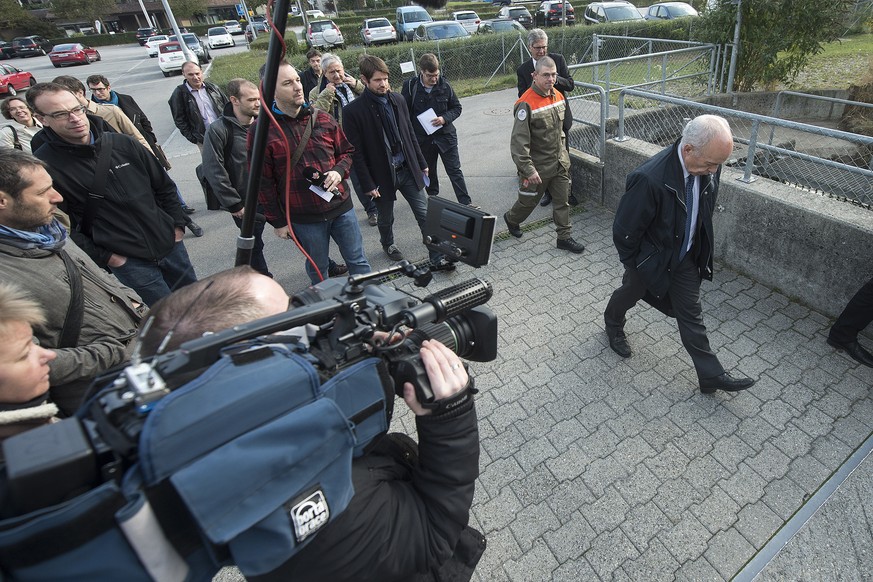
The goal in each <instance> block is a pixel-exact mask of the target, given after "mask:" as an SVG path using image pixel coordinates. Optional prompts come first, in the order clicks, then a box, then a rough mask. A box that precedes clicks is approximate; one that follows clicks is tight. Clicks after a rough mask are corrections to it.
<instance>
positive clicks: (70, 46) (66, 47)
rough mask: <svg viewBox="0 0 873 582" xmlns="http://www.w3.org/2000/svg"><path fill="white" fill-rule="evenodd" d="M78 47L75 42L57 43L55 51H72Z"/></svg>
mask: <svg viewBox="0 0 873 582" xmlns="http://www.w3.org/2000/svg"><path fill="white" fill-rule="evenodd" d="M78 48H79V45H77V44H59V45H57V46H56V47H55V51H74V50H77V49H78Z"/></svg>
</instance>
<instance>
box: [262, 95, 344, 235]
mask: <svg viewBox="0 0 873 582" xmlns="http://www.w3.org/2000/svg"><path fill="white" fill-rule="evenodd" d="M310 112H313V114H314V115H316V118H315V126H314V127H313V128H312V135H311V137H310V138H309V141H308V142H307V143H306V145H305V146H304V148H303V155H302V156H301V157H300V161H299V162H298V163H297V165H296V166H295V167H294V168H292V170H291V191H290V192H289V193H288V196H287V198H286V196H285V172H286V170H287V169H286V167H285V164H286V159H285V155H286V152H285V144H284V143H283V142H282V137H281V134H280V133H279V129H277V128H276V127H275V125H272V124H271V125H270V130H269V133H268V134H267V148H266V151H265V152H264V166H263V171H262V174H261V185H260V189H259V191H258V200H259V201H260V203H261V206H263V208H264V216H265V217H266V218H267V221H268V222H269V223H270V224H271V225H273V226H274V227H276V228H281V227H283V226H286V225H287V224H288V221H287V220H286V219H285V206H286V201H287V206H288V208H289V211H290V214H291V222H292V223H302V224H308V223H315V222H324V221H328V220H332V219H334V218H336V217H337V216H339V215H341V214H343V213H345V212H347V211H348V210H349V209H350V208H351V207H352V201H351V198H349V194H348V192H346V189H345V185H344V183H341V184H339V185H338V186H337V188H338V189H339V191H340V195H339V196H334V197H333V199H332V200H331V201H330V202H327V201H325V200H324V199H323V198H321V197H319V196H318V195H317V194H315V193H314V192H312V191H311V190H310V189H309V186H310V184H309V182H308V181H307V180H306V178H304V177H303V168H305V167H307V166H309V167H313V168H316V169H318V170H319V171H321V172H322V173H325V172H329V171H331V170H332V171H335V172H338V173H339V174H340V176H342V177H343V178H346V177H347V176H348V175H349V170H350V169H351V167H352V152H353V151H354V147H353V146H352V144H351V143H350V142H349V140H348V139H346V136H345V134H344V133H343V132H342V130H341V129H340V127H339V126H338V125H337V123H336V121H334V120H333V118H331V116H330V115H328V114H327V113H325V112H323V111H318V110H313V109H309V108H306V109H302V110H301V113H300V114H299V115H298V116H297V117H289V116H287V115H282V114H278V113H275V111H274V112H273V114H274V115H275V116H276V121H277V122H278V124H279V127H280V128H281V131H282V133H283V134H284V135H285V137H286V139H287V140H288V145H289V147H290V149H291V151H290V156H291V157H293V155H294V151H295V150H296V149H297V144H299V143H300V138H301V137H302V136H303V132H304V131H305V130H306V125H307V124H308V123H309V113H310ZM254 135H255V132H253V131H250V132H249V136H248V146H249V163H251V150H252V148H251V146H252V141H253V140H254Z"/></svg>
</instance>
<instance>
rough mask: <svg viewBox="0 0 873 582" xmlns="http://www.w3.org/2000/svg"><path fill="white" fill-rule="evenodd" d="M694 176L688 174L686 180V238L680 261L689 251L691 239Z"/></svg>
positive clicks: (680, 253) (680, 252)
mask: <svg viewBox="0 0 873 582" xmlns="http://www.w3.org/2000/svg"><path fill="white" fill-rule="evenodd" d="M694 178H695V176H688V179H687V180H685V240H684V241H683V243H682V250H681V251H679V261H680V262H681V261H682V259H684V258H685V254H686V253H687V252H688V243H689V241H690V240H691V219H692V215H693V213H692V210H693V209H694Z"/></svg>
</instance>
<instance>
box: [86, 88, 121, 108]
mask: <svg viewBox="0 0 873 582" xmlns="http://www.w3.org/2000/svg"><path fill="white" fill-rule="evenodd" d="M91 101H93V102H94V103H104V104H107V105H115V106H116V107H118V93H116V92H115V91H110V92H109V99H107V100H106V101H104V100H103V99H97V96H96V95H91Z"/></svg>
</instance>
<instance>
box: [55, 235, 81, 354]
mask: <svg viewBox="0 0 873 582" xmlns="http://www.w3.org/2000/svg"><path fill="white" fill-rule="evenodd" d="M58 256H59V257H60V258H61V260H62V261H63V262H64V269H66V271H67V278H68V279H69V280H70V305H69V307H68V308H67V316H66V317H65V318H64V327H63V329H62V330H61V338H60V341H59V342H58V347H59V348H74V347H76V344H78V343H79V332H80V331H81V330H82V316H83V313H84V304H85V297H84V295H83V293H82V273H80V272H79V268H78V267H76V263H74V262H73V259H72V258H70V255H69V254H67V251H65V250H64V249H60V250H59V251H58Z"/></svg>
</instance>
